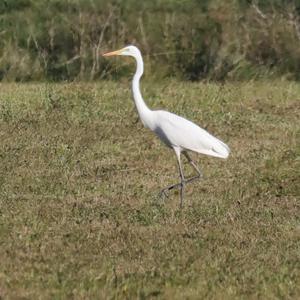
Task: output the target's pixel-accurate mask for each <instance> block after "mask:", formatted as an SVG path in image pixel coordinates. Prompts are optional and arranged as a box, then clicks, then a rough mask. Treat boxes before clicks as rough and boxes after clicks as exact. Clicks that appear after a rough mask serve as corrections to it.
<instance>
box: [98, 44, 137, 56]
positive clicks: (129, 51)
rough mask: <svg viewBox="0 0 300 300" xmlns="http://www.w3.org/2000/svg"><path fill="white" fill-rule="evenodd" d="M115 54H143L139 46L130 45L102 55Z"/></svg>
mask: <svg viewBox="0 0 300 300" xmlns="http://www.w3.org/2000/svg"><path fill="white" fill-rule="evenodd" d="M113 55H124V56H133V57H137V56H138V55H141V52H140V50H139V49H138V48H137V47H135V46H132V45H129V46H127V47H124V48H122V49H120V50H117V51H113V52H108V53H104V54H102V56H113Z"/></svg>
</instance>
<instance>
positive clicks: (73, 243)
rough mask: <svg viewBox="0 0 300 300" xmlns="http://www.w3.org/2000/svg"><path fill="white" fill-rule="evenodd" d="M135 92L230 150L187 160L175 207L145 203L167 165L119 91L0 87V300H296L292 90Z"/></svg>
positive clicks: (298, 248)
mask: <svg viewBox="0 0 300 300" xmlns="http://www.w3.org/2000/svg"><path fill="white" fill-rule="evenodd" d="M145 81H147V80H145ZM143 94H144V96H145V99H146V100H147V103H148V104H149V106H151V107H153V108H165V109H167V110H170V111H173V112H175V113H179V114H181V115H183V116H185V117H187V118H190V119H192V120H193V121H195V122H197V123H199V124H200V125H201V126H202V127H204V128H206V129H208V130H209V131H210V132H211V133H213V134H214V135H216V136H218V137H220V138H221V139H222V140H224V141H225V142H226V143H228V145H229V146H230V148H231V150H232V153H231V156H230V157H229V159H228V160H226V161H224V160H220V159H216V158H210V157H206V156H201V155H193V157H194V158H195V159H196V161H197V162H198V164H199V165H200V167H201V169H202V171H203V173H204V175H205V178H204V179H203V180H202V181H201V182H198V183H195V184H193V185H190V186H187V188H186V194H185V196H186V198H185V200H186V201H185V206H184V208H183V209H182V210H181V209H180V208H179V194H178V192H173V193H171V194H170V197H169V198H168V199H167V200H166V201H165V202H163V201H162V200H160V199H159V198H157V194H158V192H159V190H160V189H161V188H162V187H164V186H166V185H167V184H171V183H173V182H175V181H177V180H178V171H177V166H176V160H175V156H174V154H173V153H172V152H171V151H170V150H169V149H167V148H165V147H164V146H163V145H162V144H161V143H160V142H159V141H158V140H157V139H156V137H155V136H154V135H153V134H152V133H151V132H149V131H148V130H147V129H144V128H143V127H142V125H141V123H140V122H139V121H138V118H137V113H136V111H135V107H134V104H133V101H132V100H131V94H130V90H129V83H128V82H122V83H113V82H99V83H95V84H84V83H78V84H75V83H73V84H24V85H20V84H1V85H0V140H1V142H0V166H1V167H0V296H1V297H0V298H3V299H72V298H74V299H87V298H91V299H155V298H159V299H201V298H202V299H257V298H260V299H297V298H300V203H299V193H300V192H299V168H300V164H299V161H300V153H299V152H300V151H299V124H300V123H299V120H300V104H299V103H300V85H299V84H296V83H289V82H280V81H278V82H263V83H262V82H249V83H237V84H225V85H221V84H202V83H201V84H200V83H181V82H176V81H169V82H167V81H166V82H161V83H153V85H152V84H151V83H149V82H148V83H144V85H143ZM184 167H185V171H186V173H187V174H188V173H191V171H192V170H191V169H189V167H188V165H187V164H185V165H184Z"/></svg>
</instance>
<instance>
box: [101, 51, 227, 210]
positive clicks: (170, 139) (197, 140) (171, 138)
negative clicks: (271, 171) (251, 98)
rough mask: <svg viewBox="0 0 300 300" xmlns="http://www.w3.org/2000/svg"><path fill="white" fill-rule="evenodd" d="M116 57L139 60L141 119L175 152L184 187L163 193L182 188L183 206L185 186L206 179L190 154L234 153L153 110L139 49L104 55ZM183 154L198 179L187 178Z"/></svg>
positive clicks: (195, 129) (137, 102)
mask: <svg viewBox="0 0 300 300" xmlns="http://www.w3.org/2000/svg"><path fill="white" fill-rule="evenodd" d="M112 55H126V56H132V57H134V58H135V60H136V63H137V69H136V73H135V75H134V77H133V81H132V92H133V98H134V102H135V105H136V108H137V111H138V114H139V117H140V119H141V121H142V123H143V124H144V126H145V127H147V128H149V129H150V130H152V131H153V132H155V133H156V135H157V136H158V137H159V138H160V139H161V140H162V141H163V142H164V143H165V144H166V145H167V146H168V147H170V148H172V149H173V150H174V151H175V154H176V157H177V161H178V166H179V172H180V178H181V181H180V183H177V184H174V185H171V186H168V187H166V188H164V189H163V190H162V192H161V193H163V194H166V191H170V190H171V189H173V188H178V187H179V188H180V199H181V201H180V203H181V205H182V203H183V189H184V185H185V184H186V183H189V182H192V181H193V180H195V179H197V178H200V177H201V176H202V175H201V172H200V170H199V169H198V168H197V166H196V165H195V163H194V162H193V161H192V159H191V158H190V156H189V155H188V152H187V151H193V152H197V153H202V154H206V155H210V156H214V157H219V158H227V157H228V155H229V152H230V149H229V147H228V146H227V145H226V144H225V143H223V142H222V141H220V140H219V139H217V138H216V137H214V136H212V135H211V134H210V133H208V132H207V131H206V130H204V129H202V128H201V127H199V126H198V125H196V124H195V123H193V122H191V121H189V120H187V119H185V118H183V117H180V116H178V115H175V114H173V113H170V112H167V111H164V110H150V109H149V108H148V106H147V105H146V103H145V102H144V100H143V98H142V95H141V92H140V88H139V82H140V78H141V76H142V75H143V72H144V64H143V59H142V55H141V53H140V51H139V49H138V48H137V47H135V46H128V47H125V48H123V49H120V50H117V51H114V52H109V53H106V54H103V56H112ZM181 153H183V154H184V155H185V156H186V158H187V159H188V161H189V163H190V164H191V165H192V167H193V168H194V169H195V170H196V172H197V175H196V176H194V177H192V178H189V179H185V178H184V175H183V171H182V166H181V160H180V155H181Z"/></svg>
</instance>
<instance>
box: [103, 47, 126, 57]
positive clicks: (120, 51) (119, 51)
mask: <svg viewBox="0 0 300 300" xmlns="http://www.w3.org/2000/svg"><path fill="white" fill-rule="evenodd" d="M122 51H123V48H122V49H120V50H117V51H112V52H108V53H104V54H102V56H113V55H120V54H121V53H122Z"/></svg>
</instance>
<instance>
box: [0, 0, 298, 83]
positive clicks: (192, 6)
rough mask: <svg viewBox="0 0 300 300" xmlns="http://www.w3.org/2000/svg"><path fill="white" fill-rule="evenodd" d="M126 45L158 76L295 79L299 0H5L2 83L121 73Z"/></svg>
mask: <svg viewBox="0 0 300 300" xmlns="http://www.w3.org/2000/svg"><path fill="white" fill-rule="evenodd" d="M127 44H135V45H137V46H138V47H140V48H141V50H142V52H143V54H144V58H145V61H146V64H147V65H148V66H147V67H148V68H149V69H150V70H149V69H148V71H149V72H148V73H150V74H154V75H153V76H156V77H157V76H159V77H165V76H173V77H174V76H176V77H179V78H181V79H186V80H201V79H211V80H225V79H227V80H230V79H232V80H243V79H250V78H265V77H266V78H270V77H271V78H274V77H284V78H286V79H291V80H298V79H300V76H299V74H300V72H299V67H300V0H294V1H286V0H257V1H251V0H226V1H223V0H189V1H185V0H144V1H136V0H113V1H108V0H64V1H61V0H0V79H1V80H4V81H32V80H34V81H38V80H55V81H59V80H94V79H101V78H113V77H116V76H120V75H121V76H122V75H124V74H127V73H128V71H129V69H128V60H125V63H124V61H123V60H122V62H121V61H120V60H114V59H112V60H105V59H103V58H102V57H101V56H100V55H99V54H100V53H101V52H103V51H107V50H114V49H117V48H120V47H122V46H124V45H127ZM152 66H153V67H152ZM154 66H155V67H154ZM116 68H118V69H117V71H116Z"/></svg>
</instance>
